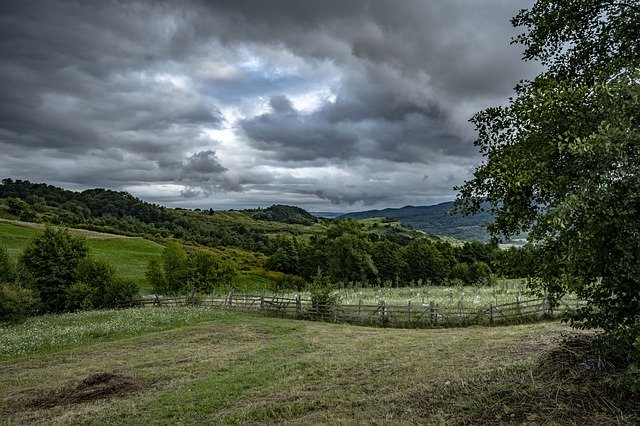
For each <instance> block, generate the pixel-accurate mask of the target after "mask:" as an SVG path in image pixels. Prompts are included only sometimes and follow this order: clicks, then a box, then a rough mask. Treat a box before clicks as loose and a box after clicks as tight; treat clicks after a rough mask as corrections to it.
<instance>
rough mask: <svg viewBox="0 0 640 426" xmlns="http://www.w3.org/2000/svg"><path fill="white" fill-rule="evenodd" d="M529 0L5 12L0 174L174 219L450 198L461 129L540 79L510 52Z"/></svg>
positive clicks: (459, 174)
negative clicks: (108, 194) (101, 190)
mask: <svg viewBox="0 0 640 426" xmlns="http://www.w3.org/2000/svg"><path fill="white" fill-rule="evenodd" d="M531 4H532V1H530V0H514V1H510V2H504V1H501V0H482V1H477V2H468V1H463V0H452V1H448V2H440V3H438V2H422V1H418V2H413V1H402V2H399V1H395V0H388V1H380V2H369V1H368V0H350V1H348V2H343V1H333V0H328V1H323V2H318V1H311V0H309V1H307V0H300V1H292V2H279V1H275V2H264V1H261V0H255V1H252V0H249V1H246V2H236V1H224V0H223V1H216V2H199V1H190V0H188V1H184V2H170V3H162V4H159V3H157V2H153V1H149V0H134V1H132V2H122V3H120V2H116V3H114V4H110V6H109V7H104V5H103V4H102V2H99V1H97V0H96V1H93V0H88V1H83V2H67V1H62V0H43V1H39V2H24V1H18V0H9V1H7V2H3V7H2V8H1V9H0V24H1V25H0V32H1V33H2V37H3V40H4V41H5V43H2V44H0V55H2V58H3V60H2V66H1V67H0V117H2V118H1V119H0V153H1V154H0V170H3V172H4V174H5V176H3V177H12V178H14V179H28V180H31V181H33V182H47V183H55V184H58V185H61V186H64V187H67V188H90V187H105V188H111V189H115V190H126V191H129V192H131V193H132V194H134V195H135V196H138V197H141V198H143V199H145V200H149V201H152V202H158V203H161V204H164V205H168V206H174V207H175V206H184V207H200V208H210V207H211V208H214V209H228V208H246V207H258V206H262V207H265V206H268V205H270V204H274V203H285V204H294V205H298V206H301V207H304V208H307V209H309V210H316V211H318V210H320V211H331V210H333V211H340V210H353V209H357V208H360V207H364V206H366V207H367V208H373V207H375V208H384V207H399V206H403V205H407V204H413V205H418V204H433V203H436V202H441V201H446V200H450V199H452V198H453V197H454V195H455V194H454V190H453V187H454V186H455V185H459V184H460V183H462V182H463V181H464V179H468V178H469V176H470V173H471V171H472V170H473V167H474V165H476V164H477V163H478V162H479V161H480V160H481V158H480V156H479V155H478V153H477V151H476V149H475V147H474V146H473V138H474V134H473V129H472V128H471V126H470V125H469V123H468V122H467V120H468V118H469V117H470V116H471V115H472V114H473V113H474V112H476V111H478V110H479V109H482V108H484V107H486V106H489V105H495V104H499V103H501V102H504V101H505V100H506V99H507V98H508V96H510V95H511V94H512V88H513V86H514V85H515V83H516V82H517V81H518V80H520V79H522V78H527V77H529V76H531V75H533V74H535V73H536V72H537V71H538V69H537V65H535V64H528V63H523V62H521V61H520V60H519V58H520V53H521V52H520V49H519V47H518V46H512V45H510V37H511V36H513V35H514V34H515V31H514V30H513V29H512V28H511V27H510V24H509V18H510V17H511V16H513V15H514V14H515V13H517V11H518V10H519V9H521V8H524V7H529V6H531ZM78 28H82V31H79V30H78Z"/></svg>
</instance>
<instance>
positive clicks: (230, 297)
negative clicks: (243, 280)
mask: <svg viewBox="0 0 640 426" xmlns="http://www.w3.org/2000/svg"><path fill="white" fill-rule="evenodd" d="M234 293H235V290H233V289H231V291H230V292H229V307H231V306H232V305H233V294H234Z"/></svg>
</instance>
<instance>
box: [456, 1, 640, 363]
mask: <svg viewBox="0 0 640 426" xmlns="http://www.w3.org/2000/svg"><path fill="white" fill-rule="evenodd" d="M512 23H513V24H514V25H515V26H518V27H524V28H525V32H524V33H523V34H522V35H520V36H519V37H517V38H516V39H515V41H516V42H517V43H520V44H523V45H524V46H525V52H524V57H525V59H529V60H540V61H541V62H542V64H543V65H545V66H546V67H547V70H546V71H544V72H542V73H541V74H540V75H538V76H537V77H535V78H534V79H533V80H532V81H524V82H521V83H520V84H519V85H518V86H517V87H516V93H517V96H516V97H515V98H514V99H511V100H510V102H509V104H508V106H505V107H492V108H488V109H486V110H484V111H481V112H479V113H477V114H476V115H475V116H474V117H473V118H472V120H471V121H472V122H473V123H474V124H475V126H476V129H477V131H478V139H477V141H476V145H477V146H478V147H479V149H480V152H481V153H482V154H483V155H484V156H485V157H486V161H485V163H484V164H483V165H481V166H480V167H479V168H478V169H477V170H476V171H475V174H474V178H473V179H472V180H470V181H468V182H466V183H465V184H464V185H463V186H462V187H460V188H459V190H460V195H459V198H458V200H457V203H458V204H457V205H458V209H459V210H460V211H463V212H466V213H472V212H477V211H480V210H481V209H482V207H481V204H482V202H483V201H484V200H488V201H490V203H491V204H492V206H493V207H491V210H492V213H493V214H494V215H495V221H494V223H493V224H492V225H491V226H490V228H489V230H490V232H491V233H492V235H493V236H494V238H499V237H500V236H502V235H504V236H508V235H513V234H516V233H517V232H519V231H529V240H530V241H532V242H533V243H535V244H536V245H537V246H538V248H539V252H540V257H539V261H540V263H541V266H542V268H541V271H540V274H541V276H542V278H543V288H544V290H546V291H547V292H548V293H549V295H550V296H551V297H553V298H557V297H561V296H562V295H563V294H565V293H567V292H571V291H575V292H576V293H577V294H578V296H579V297H580V298H582V299H584V300H586V302H587V306H586V307H585V308H583V309H581V310H579V311H578V312H577V313H576V314H575V315H573V317H572V322H573V324H574V325H575V326H578V327H586V328H597V327H601V328H602V329H603V330H604V331H605V332H606V333H607V335H608V336H610V337H615V338H616V339H617V340H618V341H619V342H620V343H623V345H624V346H625V347H626V348H627V349H630V348H632V347H633V345H634V344H635V345H636V351H637V352H636V356H637V357H640V340H636V339H637V338H638V336H640V293H639V292H638V288H639V287H640V267H639V262H640V261H639V259H640V221H638V220H637V218H638V217H640V195H639V194H640V176H639V175H638V174H639V165H640V72H639V71H638V70H639V65H640V43H639V41H638V34H640V5H639V4H638V3H637V2H631V1H617V0H539V1H538V2H537V3H536V4H535V5H534V6H533V8H531V9H530V10H523V11H521V12H520V13H519V14H518V15H517V16H516V17H515V18H514V19H513V20H512Z"/></svg>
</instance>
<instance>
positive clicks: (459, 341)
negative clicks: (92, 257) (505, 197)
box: [0, 308, 632, 424]
mask: <svg viewBox="0 0 640 426" xmlns="http://www.w3.org/2000/svg"><path fill="white" fill-rule="evenodd" d="M567 330H568V329H567V327H566V326H562V325H559V324H555V323H542V324H530V325H521V326H512V327H491V328H486V327H472V328H464V329H447V330H394V329H380V328H375V329H374V328H368V327H354V326H348V325H336V324H326V323H313V322H306V321H295V320H286V319H277V318H262V317H257V316H251V315H247V314H240V313H234V312H226V311H212V310H203V309H187V308H177V309H139V310H124V311H94V312H86V313H81V314H68V315H61V316H56V317H40V318H32V319H30V320H28V321H27V322H26V323H24V324H22V325H18V326H12V327H6V328H0V341H1V342H3V344H4V345H3V347H4V349H3V352H2V353H1V354H0V395H2V396H1V397H0V418H2V419H3V422H4V423H7V424H33V423H47V424H79V423H88V424H125V423H126V424H140V423H146V424H176V423H182V424H195V423H207V424H208V423H254V424H264V423H287V424H317V423H325V424H335V423H343V424H362V423H374V424H390V423H391V424H397V423H405V424H445V422H446V424H469V423H473V424H480V423H483V424H486V423H498V422H501V421H506V422H516V423H522V422H526V421H530V422H532V423H545V424H546V423H561V424H566V423H572V422H573V421H575V420H576V419H577V417H576V416H578V415H580V416H582V417H584V416H583V415H582V414H581V413H582V412H584V408H580V407H575V406H571V405H567V404H565V402H566V398H565V394H566V393H567V392H568V391H567V390H566V389H564V388H562V386H564V385H563V384H562V383H555V382H548V381H547V382H545V381H544V380H542V379H540V378H539V377H538V376H537V373H536V370H535V368H536V365H537V364H538V360H539V359H540V357H541V356H543V355H544V353H545V352H546V351H548V350H549V349H550V348H553V347H555V346H556V345H557V342H558V340H559V339H560V336H561V334H562V333H565V332H567ZM21 342H22V343H21ZM550 383H551V384H550ZM556 386H559V388H556ZM554 392H555V398H556V399H555V400H554V399H553V395H554ZM576 392H578V391H576ZM547 394H549V395H547ZM527 395H528V396H530V397H531V396H533V397H535V398H534V400H535V401H537V400H539V401H540V403H539V404H537V405H536V404H533V405H532V404H530V403H528V402H526V401H524V400H523V401H521V402H518V401H519V400H520V399H521V398H524V397H526V396H527ZM614 402H615V401H614ZM597 408H598V409H597V410H595V411H594V409H593V407H591V408H590V410H589V411H588V412H587V413H586V414H588V415H589V416H590V417H588V418H589V419H591V420H593V421H592V422H587V423H584V424H598V423H600V424H609V423H610V422H611V421H616V422H618V423H623V424H624V423H625V422H626V423H628V424H632V423H631V422H630V421H628V420H629V419H628V418H627V417H625V415H624V414H622V413H620V412H616V407H615V404H612V408H611V409H610V411H607V409H606V407H605V408H602V407H600V406H598V407H597ZM523 410H524V411H523ZM602 422H605V423H602Z"/></svg>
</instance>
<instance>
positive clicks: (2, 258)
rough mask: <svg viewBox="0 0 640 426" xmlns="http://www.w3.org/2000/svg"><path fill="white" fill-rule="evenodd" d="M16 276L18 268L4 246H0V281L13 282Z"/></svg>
mask: <svg viewBox="0 0 640 426" xmlns="http://www.w3.org/2000/svg"><path fill="white" fill-rule="evenodd" d="M15 278H16V268H15V265H14V264H13V262H12V261H11V258H10V257H9V253H8V252H7V249H6V248H5V247H4V246H0V282H8V283H10V282H13V281H14V280H15Z"/></svg>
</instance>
